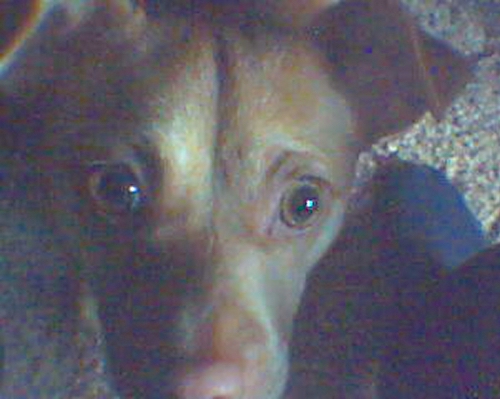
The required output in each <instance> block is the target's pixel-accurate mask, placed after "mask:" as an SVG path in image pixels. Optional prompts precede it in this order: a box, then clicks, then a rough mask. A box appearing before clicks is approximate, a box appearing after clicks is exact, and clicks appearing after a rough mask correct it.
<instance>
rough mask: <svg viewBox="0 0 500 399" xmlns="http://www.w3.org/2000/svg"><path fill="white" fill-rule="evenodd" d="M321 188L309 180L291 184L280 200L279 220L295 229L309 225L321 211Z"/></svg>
mask: <svg viewBox="0 0 500 399" xmlns="http://www.w3.org/2000/svg"><path fill="white" fill-rule="evenodd" d="M321 196H322V188H321V187H320V186H319V185H318V184H316V183H314V182H312V181H311V182H309V181H304V182H301V181H299V182H297V183H296V184H294V185H292V186H291V187H290V188H289V189H288V190H287V191H286V192H285V195H284V196H283V197H282V200H281V220H282V221H283V222H284V223H285V224H286V225H288V226H289V227H293V228H296V229H304V228H306V227H308V226H310V225H311V224H312V223H313V222H314V221H315V220H316V218H317V216H318V215H319V214H320V213H321V212H320V211H321V207H322V204H321Z"/></svg>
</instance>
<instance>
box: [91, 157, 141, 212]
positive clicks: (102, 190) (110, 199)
mask: <svg viewBox="0 0 500 399" xmlns="http://www.w3.org/2000/svg"><path fill="white" fill-rule="evenodd" d="M89 190H90V194H91V196H92V198H93V200H94V201H95V203H96V205H97V207H98V208H99V210H100V211H101V212H103V213H105V214H108V215H111V216H126V215H130V214H133V213H135V212H137V211H139V210H140V209H141V208H142V206H143V204H144V201H145V197H146V192H145V188H144V187H143V184H141V181H140V178H139V176H138V175H137V173H136V172H135V171H134V170H133V169H132V167H130V166H129V165H127V164H125V163H123V164H122V163H117V164H106V165H98V166H95V167H94V168H93V169H92V171H91V172H90V177H89Z"/></svg>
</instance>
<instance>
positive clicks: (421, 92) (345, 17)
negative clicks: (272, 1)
mask: <svg viewBox="0 0 500 399" xmlns="http://www.w3.org/2000/svg"><path fill="white" fill-rule="evenodd" d="M310 33H311V35H312V38H313V40H314V41H315V42H316V43H317V44H319V46H320V48H321V49H322V50H323V51H324V52H325V53H326V55H327V57H328V60H329V61H330V62H331V65H332V67H333V73H334V75H335V79H336V80H338V81H339V83H340V84H341V85H345V90H346V93H347V95H348V97H350V100H351V102H352V104H353V105H354V108H355V111H356V112H357V117H358V122H359V130H360V133H361V134H362V139H363V141H364V142H365V143H367V144H370V143H372V142H374V141H375V140H376V139H377V138H379V137H381V136H383V135H387V134H390V133H395V132H397V131H400V130H402V129H404V128H405V127H407V126H409V125H410V124H411V123H413V122H415V121H416V120H417V119H418V118H420V117H421V116H422V114H423V113H424V112H425V111H427V110H429V111H431V112H432V114H433V116H434V117H435V118H437V119H439V118H441V117H442V115H443V113H444V111H445V109H446V108H447V106H448V105H449V104H450V102H451V100H452V98H453V97H454V95H455V94H456V93H457V91H458V90H460V89H461V88H462V87H463V86H464V84H465V83H466V82H467V80H468V79H469V78H470V77H471V75H472V65H473V62H472V60H471V59H467V58H466V57H464V56H462V55H460V54H459V53H458V52H456V51H454V50H453V49H451V48H450V47H449V46H447V45H446V44H444V43H443V42H441V41H439V40H437V39H435V38H432V37H431V36H429V35H428V34H426V33H425V32H423V31H422V30H421V29H420V28H419V27H418V26H417V24H416V22H415V20H414V18H412V16H411V15H410V14H409V13H408V12H407V11H406V10H405V9H404V8H403V6H402V5H401V4H400V2H399V1H397V0H347V1H343V2H341V3H340V4H339V5H338V6H334V7H331V8H330V9H328V11H327V12H326V13H323V14H322V15H321V16H319V17H318V18H317V20H316V21H315V23H314V24H313V26H312V28H311V30H310Z"/></svg>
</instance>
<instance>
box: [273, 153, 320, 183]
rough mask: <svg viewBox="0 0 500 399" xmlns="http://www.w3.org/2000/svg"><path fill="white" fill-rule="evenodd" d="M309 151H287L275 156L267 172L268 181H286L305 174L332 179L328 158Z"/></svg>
mask: <svg viewBox="0 0 500 399" xmlns="http://www.w3.org/2000/svg"><path fill="white" fill-rule="evenodd" d="M322 158H323V157H321V156H318V155H317V154H311V153H309V152H299V151H285V152H282V153H281V154H280V155H278V156H277V157H275V160H274V161H273V162H272V163H271V166H270V167H269V168H268V169H267V172H266V181H268V182H269V181H273V180H276V179H277V180H278V181H285V180H289V179H299V178H302V177H303V176H315V177H317V178H320V179H323V180H325V181H330V173H329V167H328V163H327V160H326V159H325V161H323V160H322Z"/></svg>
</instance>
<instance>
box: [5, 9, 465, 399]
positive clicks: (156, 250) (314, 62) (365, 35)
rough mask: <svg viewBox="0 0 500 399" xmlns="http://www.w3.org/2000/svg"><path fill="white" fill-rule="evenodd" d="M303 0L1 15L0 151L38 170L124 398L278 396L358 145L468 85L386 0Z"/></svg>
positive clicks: (460, 65) (454, 63) (459, 66)
mask: <svg viewBox="0 0 500 399" xmlns="http://www.w3.org/2000/svg"><path fill="white" fill-rule="evenodd" d="M297 5H302V6H303V8H304V7H305V8H306V9H307V7H308V4H307V3H304V2H302V3H301V2H294V1H292V2H290V3H287V2H283V1H281V2H280V1H277V2H270V4H265V3H264V2H262V3H261V2H252V1H244V0H242V1H233V2H219V1H196V0H194V1H191V2H182V1H168V0H166V1H163V2H161V1H147V0H145V1H138V2H133V1H128V0H101V1H98V0H81V1H64V0H46V1H31V2H30V1H23V2H16V1H6V2H3V5H2V6H1V7H2V12H1V13H0V14H1V15H2V16H1V17H0V18H1V23H0V26H2V30H1V31H0V32H1V33H2V36H1V38H0V48H1V52H0V54H1V55H2V58H1V60H0V62H1V63H0V104H1V115H0V118H1V121H2V138H1V140H2V147H3V148H4V149H5V150H6V152H7V154H8V155H7V156H6V158H7V159H8V160H7V161H5V162H7V163H9V165H14V166H13V167H16V168H22V169H23V170H26V171H27V173H28V174H30V176H34V177H33V178H32V179H30V180H29V181H30V186H29V190H32V191H33V192H37V193H38V195H39V196H40V197H41V198H40V201H39V208H40V212H42V213H43V214H44V215H46V217H47V218H48V220H49V222H48V224H49V225H50V226H51V228H52V229H53V230H54V231H55V232H56V234H57V236H58V237H60V239H61V241H62V243H61V250H62V251H63V252H64V253H65V254H66V256H67V259H68V261H69V263H71V264H73V265H75V266H74V270H72V271H71V273H70V274H71V279H73V280H74V281H76V283H75V286H76V287H79V288H78V289H75V290H73V291H72V292H71V294H70V295H73V296H74V301H75V304H76V305H75V306H76V307H78V306H79V305H78V304H79V303H82V302H79V298H81V296H82V295H84V294H85V295H86V293H87V292H88V291H87V287H88V289H89V290H90V292H91V295H92V297H93V298H95V301H96V304H97V308H98V316H99V320H100V322H101V323H102V328H103V336H104V338H105V342H106V347H107V353H108V360H109V372H110V375H111V376H112V379H113V381H114V384H115V386H116V389H117V391H118V392H119V393H120V394H121V395H122V396H123V397H126V398H128V397H141V398H180V399H195V398H196V399H201V398H203V399H216V398H218V399H222V398H224V399H236V398H238V399H278V398H281V397H282V395H283V391H284V388H285V384H286V381H287V375H288V353H289V341H290V339H291V332H292V327H293V321H294V315H295V313H296V310H297V308H298V306H299V303H300V300H301V295H302V292H303V290H304V286H305V283H306V280H307V276H308V274H309V273H310V271H311V270H312V269H313V268H314V266H315V265H316V264H317V263H318V261H319V260H320V259H321V258H322V257H323V255H324V254H325V253H326V252H327V250H328V249H329V248H330V247H331V246H332V245H333V243H335V240H336V237H337V236H338V234H339V231H340V228H341V226H342V223H343V216H344V214H345V209H346V206H347V202H348V199H349V193H350V187H351V185H352V182H353V179H354V169H355V164H356V161H357V156H358V154H359V153H360V151H362V150H363V149H366V148H368V147H369V146H370V145H371V144H372V143H373V142H375V141H376V140H377V139H378V138H380V137H383V136H385V135H388V134H395V133H398V132H401V131H402V130H404V129H405V128H406V127H408V126H410V125H411V124H412V123H414V122H415V121H417V120H418V119H419V118H420V117H421V116H422V115H423V114H424V113H425V112H427V111H430V112H431V113H432V114H433V115H434V116H435V117H436V118H440V117H441V116H442V115H443V113H444V111H445V109H446V108H447V106H448V105H449V104H450V102H451V101H452V99H453V98H454V97H455V95H456V94H457V93H458V92H459V90H460V89H461V88H462V87H463V86H464V84H465V83H466V82H467V81H468V80H469V79H470V77H471V71H472V64H473V63H472V61H471V60H470V59H469V58H466V57H464V56H462V55H461V54H459V53H458V52H457V51H455V50H453V49H451V48H450V47H449V46H448V45H446V44H444V43H442V42H440V41H439V40H437V39H434V38H432V37H430V36H429V35H428V34H426V33H424V32H423V31H422V30H421V29H420V28H419V27H418V26H417V24H416V22H415V20H414V19H413V18H412V17H411V15H410V14H409V13H408V11H407V10H406V9H405V8H404V7H403V6H402V5H401V4H400V3H399V2H398V1H395V0H345V1H343V2H341V3H340V4H335V5H331V6H329V5H328V3H327V2H325V3H323V2H311V9H310V10H309V11H308V12H307V13H306V14H304V15H306V16H307V18H306V17H304V18H302V17H301V18H299V17H298V16H300V15H302V14H300V13H298V12H290V10H292V11H293V7H298V6H297ZM313 5H314V9H313ZM287 7H288V8H287ZM297 9H298V8H297ZM12 21H14V22H12ZM80 311H81V312H82V313H84V311H83V310H82V309H80ZM367 395H368V394H367ZM367 398H372V396H367Z"/></svg>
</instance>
